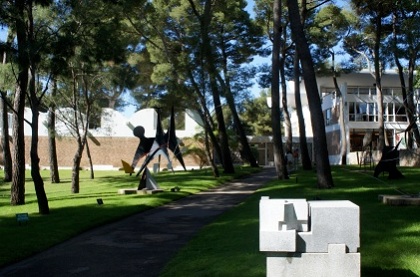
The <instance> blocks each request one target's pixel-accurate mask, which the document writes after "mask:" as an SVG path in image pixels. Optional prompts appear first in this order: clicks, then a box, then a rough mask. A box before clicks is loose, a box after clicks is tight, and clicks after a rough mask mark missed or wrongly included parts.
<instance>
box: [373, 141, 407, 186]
mask: <svg viewBox="0 0 420 277" xmlns="http://www.w3.org/2000/svg"><path fill="white" fill-rule="evenodd" d="M400 142H401V141H399V142H398V143H397V145H396V146H395V147H393V146H385V147H384V148H383V149H382V157H381V160H380V161H379V163H378V164H377V165H376V167H375V172H374V173H373V176H375V177H376V178H378V176H379V174H381V173H382V172H388V173H389V175H388V179H401V178H404V176H403V175H402V173H401V172H400V171H399V170H398V169H397V161H398V160H399V158H400V152H399V150H398V146H399V144H400Z"/></svg>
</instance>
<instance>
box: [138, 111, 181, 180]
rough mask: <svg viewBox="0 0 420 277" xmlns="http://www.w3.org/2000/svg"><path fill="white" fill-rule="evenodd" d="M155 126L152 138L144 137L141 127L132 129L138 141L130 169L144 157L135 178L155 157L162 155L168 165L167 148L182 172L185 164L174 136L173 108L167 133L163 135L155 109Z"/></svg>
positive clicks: (158, 112)
mask: <svg viewBox="0 0 420 277" xmlns="http://www.w3.org/2000/svg"><path fill="white" fill-rule="evenodd" d="M157 114H158V117H157V126H156V136H155V137H154V138H147V137H145V135H144V134H145V130H144V128H143V127H142V126H137V127H135V128H134V129H133V134H134V136H136V137H138V138H139V139H140V143H139V146H138V147H137V150H136V153H135V154H134V158H133V162H132V163H131V168H133V169H134V168H135V167H136V166H137V163H138V161H139V160H140V159H141V158H143V157H144V156H146V159H145V160H144V162H143V164H142V166H141V168H140V171H139V172H138V173H137V176H139V175H140V173H141V172H142V171H143V170H144V169H145V168H146V167H147V165H148V164H149V163H150V161H152V160H153V158H154V157H155V155H157V154H159V155H163V156H165V157H166V159H167V160H168V163H170V162H171V161H170V159H169V154H168V148H169V149H170V150H171V151H172V152H173V153H174V155H175V157H176V158H177V160H178V161H179V163H180V164H181V165H182V167H183V168H184V170H186V168H185V163H184V159H183V158H182V153H181V150H180V149H179V143H178V138H177V137H176V135H175V117H174V108H173V107H172V110H171V119H170V125H169V128H168V131H167V132H166V133H163V128H162V123H161V119H160V111H159V109H157Z"/></svg>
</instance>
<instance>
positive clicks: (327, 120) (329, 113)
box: [325, 108, 332, 125]
mask: <svg viewBox="0 0 420 277" xmlns="http://www.w3.org/2000/svg"><path fill="white" fill-rule="evenodd" d="M331 119H332V111H331V108H329V109H327V110H326V111H325V124H326V125H330V124H331Z"/></svg>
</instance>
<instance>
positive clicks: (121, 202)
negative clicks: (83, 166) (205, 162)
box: [0, 167, 259, 267]
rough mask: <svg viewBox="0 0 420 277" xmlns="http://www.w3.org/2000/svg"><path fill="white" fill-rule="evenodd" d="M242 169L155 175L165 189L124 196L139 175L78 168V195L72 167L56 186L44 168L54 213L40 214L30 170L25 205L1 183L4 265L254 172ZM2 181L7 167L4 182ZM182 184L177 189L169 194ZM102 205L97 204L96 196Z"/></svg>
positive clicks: (0, 236) (0, 253)
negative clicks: (21, 220)
mask: <svg viewBox="0 0 420 277" xmlns="http://www.w3.org/2000/svg"><path fill="white" fill-rule="evenodd" d="M255 170H259V169H255V168H250V167H238V168H236V172H235V174H233V175H223V176H222V177H219V178H217V179H216V178H214V177H213V176H212V172H211V171H210V170H194V171H187V172H184V171H180V172H176V173H171V172H161V173H159V174H157V175H156V176H155V179H156V181H157V183H158V184H159V186H160V187H161V188H162V189H163V190H165V192H163V193H158V194H153V195H135V194H131V195H120V194H117V191H118V189H121V188H136V187H137V186H138V180H139V179H138V177H137V178H136V177H135V176H129V175H127V174H124V173H123V172H122V171H95V179H93V180H92V179H90V172H89V171H81V172H80V193H78V194H72V193H71V171H64V170H62V171H60V179H61V183H59V184H52V183H51V182H50V181H49V180H50V178H49V171H48V170H44V171H42V172H41V173H42V176H43V178H44V180H45V191H46V194H47V197H48V202H49V207H50V214H49V215H40V214H39V213H38V204H37V199H36V195H35V190H34V185H33V183H32V181H31V178H30V173H29V172H26V176H27V179H26V185H25V202H26V204H25V205H19V206H11V205H10V183H0V267H2V266H4V265H6V264H9V263H12V262H15V261H17V260H20V259H22V258H24V257H28V256H30V255H32V254H35V253H37V252H40V251H42V250H45V249H47V248H49V247H51V246H52V245H55V244H57V243H59V242H61V241H64V240H66V239H69V238H70V237H73V236H75V235H77V234H80V233H81V232H83V231H86V230H88V229H91V228H93V227H95V226H99V225H102V224H105V223H108V222H112V221H115V220H118V219H121V218H123V217H126V216H129V215H131V214H134V213H138V212H141V211H144V210H147V209H150V208H153V207H156V206H159V205H163V204H165V203H168V202H170V201H174V200H176V199H179V198H181V197H185V196H186V195H189V194H192V193H197V192H198V191H201V190H205V189H207V188H211V187H215V186H217V185H219V184H221V183H223V182H227V181H229V180H232V179H234V178H237V177H240V176H243V175H246V174H249V173H252V172H255ZM1 179H3V171H1V173H0V180H1ZM175 186H178V187H179V188H180V189H181V190H180V191H179V192H170V189H171V188H173V187H175ZM98 198H101V199H102V200H103V203H104V204H103V205H98V204H97V199H98ZM17 213H28V214H29V223H28V224H22V225H19V224H18V223H17V221H16V214H17Z"/></svg>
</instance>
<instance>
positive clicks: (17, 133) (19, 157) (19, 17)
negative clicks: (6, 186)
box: [10, 0, 29, 205]
mask: <svg viewBox="0 0 420 277" xmlns="http://www.w3.org/2000/svg"><path fill="white" fill-rule="evenodd" d="M25 4H26V1H25V0H16V1H15V9H16V17H15V20H16V21H15V24H16V36H17V44H18V66H19V74H18V79H17V83H16V90H15V97H14V102H13V109H14V114H13V127H12V128H13V129H12V133H13V155H12V160H13V174H12V187H11V192H10V193H11V195H10V198H11V199H10V202H11V204H12V205H23V204H25V134H24V116H25V97H26V93H27V89H28V74H29V56H28V54H29V53H28V52H27V49H29V47H28V37H27V33H26V27H27V26H26V24H25Z"/></svg>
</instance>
